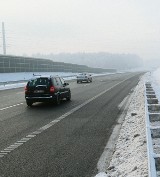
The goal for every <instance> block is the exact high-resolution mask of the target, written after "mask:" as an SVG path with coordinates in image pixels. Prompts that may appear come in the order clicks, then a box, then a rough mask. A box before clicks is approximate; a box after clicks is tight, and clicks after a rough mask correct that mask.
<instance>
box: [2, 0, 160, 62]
mask: <svg viewBox="0 0 160 177" xmlns="http://www.w3.org/2000/svg"><path fill="white" fill-rule="evenodd" d="M159 9H160V0H0V23H1V22H5V28H6V43H7V54H13V55H23V54H27V55H32V54H33V53H43V54H48V53H61V52H69V53H74V52H101V51H103V52H110V53H134V54H137V55H139V56H140V57H142V58H144V59H152V58H159V57H160V10H159ZM0 31H1V30H0ZM1 36H2V33H0V54H1V53H2V38H1Z"/></svg>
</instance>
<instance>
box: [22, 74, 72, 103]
mask: <svg viewBox="0 0 160 177" xmlns="http://www.w3.org/2000/svg"><path fill="white" fill-rule="evenodd" d="M68 85H69V84H68V83H65V81H64V80H63V78H61V77H59V76H48V77H47V76H35V77H34V78H32V79H31V80H29V81H28V83H27V85H26V87H25V99H26V103H27V105H28V106H32V104H33V103H35V102H55V103H56V104H60V101H61V100H62V99H64V98H66V100H68V101H69V100H70V99H71V91H70V88H69V87H67V86H68Z"/></svg>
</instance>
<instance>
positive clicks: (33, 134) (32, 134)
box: [0, 76, 133, 158]
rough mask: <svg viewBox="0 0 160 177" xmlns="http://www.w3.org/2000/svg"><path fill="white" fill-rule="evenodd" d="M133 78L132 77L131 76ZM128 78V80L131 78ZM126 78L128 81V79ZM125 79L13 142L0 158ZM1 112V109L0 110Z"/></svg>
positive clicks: (1, 153) (0, 152) (1, 152)
mask: <svg viewBox="0 0 160 177" xmlns="http://www.w3.org/2000/svg"><path fill="white" fill-rule="evenodd" d="M132 77H133V76H132ZM132 77H130V78H132ZM130 78H128V79H130ZM128 79H125V80H123V81H121V82H119V83H117V84H115V85H113V86H112V87H110V88H109V89H106V90H104V91H103V92H101V93H99V94H98V95H96V96H94V97H92V98H91V99H89V100H87V101H85V102H84V103H82V104H80V105H79V106H77V107H75V108H73V109H71V110H70V111H68V112H67V113H65V114H63V115H62V116H60V117H58V118H57V119H55V120H53V121H51V122H50V123H48V124H46V125H44V126H43V127H41V128H39V129H38V130H36V131H34V132H32V133H31V134H29V135H27V136H26V137H24V138H22V139H20V140H19V141H17V142H15V143H14V144H12V145H10V146H9V147H7V148H5V149H4V150H2V151H0V158H3V157H4V156H6V155H7V154H9V153H10V152H12V151H13V150H15V149H17V148H18V147H20V146H21V145H23V144H24V143H26V142H27V141H29V140H31V139H32V138H34V137H36V136H37V135H39V134H40V133H42V132H43V131H45V130H47V129H48V128H50V127H52V126H53V125H55V124H57V123H58V122H60V121H61V120H63V119H64V118H66V117H68V116H69V115H70V114H72V113H74V112H76V111H77V110H79V109H80V108H82V107H83V106H85V105H87V104H88V103H90V102H91V101H93V100H95V99H96V98H98V97H100V96H102V95H103V94H105V93H106V92H107V91H109V90H111V89H112V88H114V87H116V86H117V85H119V84H121V83H123V82H125V81H126V80H128ZM21 104H23V103H20V104H17V105H13V106H12V107H14V106H18V105H21ZM8 108H10V107H7V108H3V110H4V109H8ZM0 110H1V109H0Z"/></svg>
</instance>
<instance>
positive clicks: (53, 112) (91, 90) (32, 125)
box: [0, 76, 137, 176]
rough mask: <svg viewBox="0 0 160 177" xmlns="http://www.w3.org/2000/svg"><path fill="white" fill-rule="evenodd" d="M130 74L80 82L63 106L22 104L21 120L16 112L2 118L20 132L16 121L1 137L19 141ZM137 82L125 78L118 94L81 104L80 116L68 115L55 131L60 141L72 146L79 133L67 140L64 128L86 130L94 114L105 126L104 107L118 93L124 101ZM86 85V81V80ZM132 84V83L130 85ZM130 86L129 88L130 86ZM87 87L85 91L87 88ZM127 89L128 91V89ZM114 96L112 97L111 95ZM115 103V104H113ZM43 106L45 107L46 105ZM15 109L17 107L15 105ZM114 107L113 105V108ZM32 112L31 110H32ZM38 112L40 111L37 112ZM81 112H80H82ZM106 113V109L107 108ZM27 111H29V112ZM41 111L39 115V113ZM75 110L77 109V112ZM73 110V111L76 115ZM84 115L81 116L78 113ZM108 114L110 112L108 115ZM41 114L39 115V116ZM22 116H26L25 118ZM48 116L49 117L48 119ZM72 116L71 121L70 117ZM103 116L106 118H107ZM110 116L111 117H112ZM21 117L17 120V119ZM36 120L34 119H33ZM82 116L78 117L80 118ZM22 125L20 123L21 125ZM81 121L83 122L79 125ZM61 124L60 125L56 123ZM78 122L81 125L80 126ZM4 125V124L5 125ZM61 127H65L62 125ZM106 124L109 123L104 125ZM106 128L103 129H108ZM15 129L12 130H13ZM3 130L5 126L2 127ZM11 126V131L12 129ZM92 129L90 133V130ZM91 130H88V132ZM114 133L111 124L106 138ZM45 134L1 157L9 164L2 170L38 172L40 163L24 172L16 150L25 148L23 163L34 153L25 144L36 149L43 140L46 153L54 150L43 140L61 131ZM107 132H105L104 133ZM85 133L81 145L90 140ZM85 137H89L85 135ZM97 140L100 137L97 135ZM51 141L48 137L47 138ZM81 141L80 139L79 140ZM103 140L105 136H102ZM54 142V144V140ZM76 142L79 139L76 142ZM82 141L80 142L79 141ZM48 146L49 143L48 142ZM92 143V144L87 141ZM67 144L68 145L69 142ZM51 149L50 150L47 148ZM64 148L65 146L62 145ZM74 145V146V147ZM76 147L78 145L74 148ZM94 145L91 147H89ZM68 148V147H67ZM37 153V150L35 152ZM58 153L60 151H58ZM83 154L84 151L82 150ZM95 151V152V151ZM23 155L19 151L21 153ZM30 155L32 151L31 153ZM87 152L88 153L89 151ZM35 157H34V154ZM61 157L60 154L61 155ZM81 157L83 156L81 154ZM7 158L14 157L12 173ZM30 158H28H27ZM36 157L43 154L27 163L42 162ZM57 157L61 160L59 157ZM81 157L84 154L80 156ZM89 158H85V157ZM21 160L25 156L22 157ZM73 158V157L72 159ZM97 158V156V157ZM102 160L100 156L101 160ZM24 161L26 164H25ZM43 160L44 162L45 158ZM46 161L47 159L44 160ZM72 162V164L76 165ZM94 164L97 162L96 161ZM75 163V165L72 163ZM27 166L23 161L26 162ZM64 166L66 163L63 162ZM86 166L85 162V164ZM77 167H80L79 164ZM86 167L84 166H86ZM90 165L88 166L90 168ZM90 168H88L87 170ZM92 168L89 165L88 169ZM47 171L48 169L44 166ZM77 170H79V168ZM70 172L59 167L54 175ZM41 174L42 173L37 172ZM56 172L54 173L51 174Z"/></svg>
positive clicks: (2, 171) (63, 174)
mask: <svg viewBox="0 0 160 177" xmlns="http://www.w3.org/2000/svg"><path fill="white" fill-rule="evenodd" d="M125 77H126V76H124V77H120V78H116V77H115V76H114V77H113V78H109V77H103V78H97V79H96V80H95V82H94V83H93V84H89V85H88V86H87V87H86V86H85V87H84V86H83V84H79V85H78V86H77V84H76V85H74V86H77V88H76V87H74V89H73V101H72V102H71V103H69V104H67V103H63V104H62V105H61V106H60V107H54V106H53V105H46V104H38V105H36V106H35V107H34V108H33V109H28V108H26V107H25V105H22V107H24V109H23V111H24V112H23V111H22V112H19V113H21V114H19V119H18V120H17V115H15V116H13V117H12V116H10V118H8V119H5V120H4V121H2V122H5V121H8V123H4V124H3V127H5V129H6V126H7V125H8V124H9V123H11V122H12V123H14V122H15V124H14V125H15V127H16V129H17V131H18V133H17V134H15V130H14V129H13V128H12V127H13V126H12V124H10V126H8V127H7V128H8V131H9V132H11V134H10V136H8V133H9V132H6V136H5V139H4V138H2V135H1V137H0V138H1V139H0V141H1V140H3V141H2V144H3V145H4V146H6V145H7V143H5V142H6V141H8V144H9V143H11V142H15V140H17V139H18V138H20V137H22V136H23V135H26V134H27V132H31V130H35V129H36V128H38V127H39V126H41V125H44V123H46V122H49V121H50V120H52V119H55V118H56V117H57V116H59V115H62V113H65V112H66V111H67V110H69V109H71V108H73V107H75V106H76V105H79V104H80V103H82V102H84V101H85V100H87V99H89V98H90V97H91V96H93V95H95V93H99V91H102V90H104V89H106V88H107V87H108V88H109V87H110V86H111V85H114V84H116V83H118V82H119V81H120V80H123V79H124V78H125ZM133 81H134V82H133V83H132V80H131V81H127V82H125V84H122V86H123V88H122V89H121V90H120V91H119V90H117V92H116V94H115V95H113V94H109V93H107V94H106V99H104V97H102V99H103V101H102V99H96V101H94V102H95V103H94V104H95V105H94V106H93V104H89V105H90V106H89V105H87V106H85V107H84V108H85V109H84V108H81V109H82V110H80V112H79V111H77V113H76V115H75V117H77V118H76V119H75V118H74V116H71V115H70V116H69V117H68V118H67V121H66V120H65V124H64V123H63V124H61V123H59V125H61V126H62V127H63V128H64V129H61V130H57V131H56V132H55V135H56V133H57V132H59V134H60V135H61V136H62V137H61V141H62V142H60V144H64V145H65V144H66V143H67V144H68V147H70V146H72V145H74V139H75V137H74V132H71V136H72V138H71V139H68V138H67V139H68V141H67V142H66V140H67V139H65V137H66V136H65V132H64V130H65V129H66V128H67V130H65V131H70V130H73V129H74V130H75V131H78V132H79V134H80V133H81V132H83V131H82V130H83V126H84V127H87V126H88V127H90V126H91V127H92V124H93V123H92V121H91V118H92V117H93V120H94V121H93V122H94V126H96V129H99V128H100V126H98V123H100V125H101V126H102V127H103V125H105V124H102V122H103V121H100V120H101V118H99V117H102V118H103V119H104V116H102V115H103V114H102V113H103V111H104V110H105V107H107V106H108V105H109V104H110V102H112V99H113V98H114V100H116V96H117V97H118V100H117V101H116V106H117V104H118V101H119V102H120V101H122V98H123V97H124V96H126V93H127V92H129V91H130V89H131V88H132V87H133V85H134V86H135V82H137V78H136V79H134V80H133ZM84 85H85V84H84ZM128 85H129V86H128ZM128 87H129V88H128ZM125 88H127V90H126V91H125ZM84 91H85V92H84ZM124 91H125V92H124ZM121 92H124V93H123V94H122V96H121V98H120V95H119V93H121ZM110 96H111V97H110ZM109 97H110V99H109ZM108 99H109V101H108V102H107V103H106V101H107V100H108ZM112 106H113V105H112ZM42 108H43V109H42ZM14 109H15V108H14ZM17 109H18V107H17ZM110 109H111V108H110ZM116 109H117V107H116ZM100 110H101V111H102V113H101V112H100ZM17 112H18V110H17ZM28 112H29V114H28ZM37 112H38V113H37ZM78 112H79V113H78ZM108 112H110V111H108ZM105 113H106V112H105ZM7 114H9V115H11V112H8V111H7ZM26 114H27V115H26ZM37 114H38V115H37ZM74 114H75V113H74ZM74 114H73V115H74ZM79 115H80V117H79V118H78V116H79ZM95 115H96V117H95ZM104 115H105V116H106V114H104ZM113 115H114V113H112V114H111V116H113ZM117 115H118V112H116V111H115V116H113V117H117ZM107 116H108V115H107ZM97 117H98V119H97ZM38 118H39V119H38ZM21 119H22V120H21ZM27 119H29V121H28V124H27V125H26V126H24V125H25V123H26V120H27ZM35 119H38V120H37V121H36V120H35ZM46 119H47V120H46ZM70 119H71V121H69V120H70ZM99 119H100V120H99ZM103 119H102V120H103ZM109 119H110V118H109ZM16 120H17V121H16ZM31 120H32V121H31ZM77 120H78V121H77ZM115 120H116V119H115V118H114V119H113V122H112V121H111V124H113V123H114V122H115ZM19 122H21V123H22V122H23V123H22V125H21V126H19V125H20V124H19ZM62 122H64V120H63V121H62ZM88 122H89V124H88ZM17 125H18V126H17ZM78 125H79V126H78ZM56 126H57V125H56ZM77 126H78V127H77ZM3 127H2V128H3ZM62 127H61V128H62ZM91 127H90V128H87V130H89V132H90V131H91V132H92V128H91ZM104 128H105V127H104ZM104 128H103V129H104ZM11 129H12V130H11ZM55 129H56V128H54V127H53V128H50V129H49V130H52V131H53V132H54V131H55ZM1 130H2V129H1ZM10 130H11V131H10ZM46 132H48V131H46ZM62 132H64V133H62ZM89 132H88V133H89ZM12 133H13V135H14V136H15V138H13V137H12ZM86 133H87V132H86ZM94 133H95V132H93V135H92V136H93V137H94V136H95V135H94ZM110 133H111V127H108V131H107V132H106V136H105V138H106V139H107V137H108V136H109V134H110ZM44 134H46V133H43V134H42V135H41V136H39V137H40V139H39V138H37V137H36V138H35V140H33V142H32V140H30V141H29V142H27V144H26V145H23V148H21V147H19V148H18V149H17V150H15V151H14V152H13V153H11V154H9V155H8V156H7V157H5V158H4V159H1V162H3V164H6V165H5V168H4V170H3V169H1V168H2V167H1V166H0V172H1V173H2V174H4V175H8V176H9V175H11V174H12V173H13V171H14V170H15V176H32V175H33V174H34V173H35V172H36V173H35V174H37V173H38V172H37V170H38V169H39V167H37V169H34V170H33V171H31V172H30V173H29V174H27V173H26V172H27V171H28V168H27V167H26V169H24V171H22V172H20V171H19V170H20V169H19V165H20V164H21V163H20V164H19V162H18V159H17V156H15V155H14V154H17V153H19V151H22V153H20V154H22V156H23V157H22V159H23V160H24V161H23V163H26V160H25V158H26V156H28V155H27V154H28V153H29V154H30V152H29V151H28V152H27V149H26V148H25V147H27V148H29V149H31V150H32V152H33V151H34V149H35V147H36V149H37V148H39V146H37V145H38V144H39V142H41V146H40V147H42V149H43V150H44V152H45V153H46V154H48V151H50V148H51V146H49V147H50V148H48V144H50V143H48V142H46V143H43V141H46V140H47V139H48V138H47V137H50V138H51V139H52V138H55V139H54V140H56V139H57V137H58V135H57V136H56V137H54V136H52V135H53V133H51V134H49V136H48V135H47V137H45V139H43V138H42V137H43V135H44ZM66 134H68V132H66ZM103 136H104V135H103ZM82 137H83V139H82V140H80V141H82V142H80V145H82V146H85V145H84V144H83V140H84V142H85V144H88V143H87V142H86V140H87V137H85V135H83V133H82ZM97 137H99V135H97ZM84 138H85V139H84ZM105 138H104V140H105ZM99 139H101V138H100V137H99ZM95 140H96V139H95ZM35 141H37V143H36V144H34V142H35ZM47 141H48V140H47ZM52 141H53V139H52V140H51V142H52ZM78 141H79V140H78ZM92 141H94V138H93V139H92ZM101 141H102V140H101ZM55 142H56V141H53V142H52V143H53V147H54V148H55V149H57V147H56V145H55V144H54V143H55ZM69 142H72V143H69ZM30 143H33V144H34V145H33V146H30V145H29V144H30ZM52 143H51V144H52ZM75 143H76V142H75ZM78 144H79V143H78ZM78 144H77V145H76V147H77V146H78ZM90 144H92V143H91V142H90ZM3 145H0V148H1V150H2V148H3ZM45 145H46V146H47V147H46V146H45ZM87 146H88V145H87ZM98 146H99V144H98ZM66 147H67V146H66ZM102 147H103V146H101V147H98V148H97V149H99V148H102ZM54 148H53V149H54ZM47 149H48V150H47ZM60 149H61V148H60ZM71 149H72V148H71ZM73 149H74V148H73ZM89 149H90V148H89ZM66 150H67V153H68V148H67V149H66ZM60 151H61V153H62V154H63V148H62V149H61V150H60ZM73 151H75V150H73ZM44 152H38V153H42V154H43V153H44ZM64 152H65V151H64ZM97 152H98V150H96V153H97ZM34 153H35V152H34ZM54 153H57V152H56V151H55V152H54ZM80 154H81V153H80ZM93 154H94V153H93ZM12 155H14V158H15V159H16V164H15V165H14V164H13V163H12ZM81 155H82V154H81ZM18 156H19V155H18ZM29 156H30V155H29ZM86 156H87V154H86ZM49 157H50V155H49V154H48V155H47V156H45V157H44V158H45V159H50V158H49ZM78 157H79V156H78V155H77V157H76V159H78ZM99 157H100V155H99V156H97V158H99ZM30 158H31V157H30ZM57 158H58V157H57ZM66 158H67V161H68V163H69V161H70V160H69V158H71V159H72V157H71V156H67V157H66ZM79 158H80V157H79ZM97 158H96V160H97ZM6 159H10V160H9V161H10V163H11V166H14V170H13V168H11V170H9V173H6V172H5V169H6V170H8V169H7V163H8V162H7V161H6ZM26 159H27V158H26ZM36 159H39V157H37V155H36V158H34V159H30V162H28V163H27V165H29V166H30V165H31V164H32V163H33V162H34V163H35V164H37V163H39V162H38V160H36ZM51 159H52V160H53V158H51ZM58 159H59V160H60V159H61V158H58ZM58 159H57V160H58ZM80 159H81V158H80ZM84 159H85V158H84ZM89 159H92V160H93V158H91V155H89V156H88V158H87V159H86V160H87V162H88V160H89ZM96 160H95V161H96ZM20 161H21V160H20ZM35 161H37V162H35ZM61 161H63V159H61ZM71 161H72V160H71ZM79 161H80V162H77V163H81V164H82V159H81V160H79ZM93 161H94V160H93ZM97 161H98V160H97ZM49 162H50V160H49ZM23 163H22V164H23ZM41 163H42V162H41ZM50 163H51V164H52V163H53V162H50ZM57 163H59V161H58V162H57ZM70 163H71V164H72V163H73V164H74V162H70ZM89 163H91V162H89ZM42 164H43V163H42ZM73 164H72V165H73ZM92 164H93V163H92ZM43 165H44V166H46V164H43ZM43 165H42V166H41V165H40V168H41V167H42V168H43V169H44V166H43ZM72 165H71V166H72ZM15 166H16V168H15ZM22 166H23V165H22ZM55 166H56V164H55ZM62 166H63V165H62ZM82 166H83V165H82ZM90 166H91V167H92V168H91V169H92V170H91V171H92V172H93V166H92V165H90ZM22 168H24V166H23V167H22ZM47 168H49V169H48V170H49V171H52V170H53V169H54V170H53V171H57V169H55V167H52V168H51V169H50V165H49V164H48V166H47ZM59 168H62V167H60V166H59ZM75 168H76V167H75ZM83 168H84V167H83ZM87 169H88V168H87ZM87 169H86V170H87ZM86 170H85V168H84V171H86ZM88 170H89V169H88ZM44 171H45V170H44ZM44 171H43V170H40V171H39V173H38V174H39V175H40V176H43V175H42V174H43V173H45V172H44ZM71 171H72V173H71V174H73V173H74V170H73V169H72V170H71ZM75 171H76V170H75ZM48 173H49V174H50V172H48ZM68 173H69V172H67V171H64V172H63V170H62V171H61V170H60V171H59V170H58V172H57V173H53V172H52V174H53V176H56V175H58V176H60V175H59V174H61V175H62V176H65V175H66V176H67V174H68ZM81 175H82V176H84V174H83V172H81ZM37 176H38V175H37ZM51 176H52V175H51ZM73 176H76V174H74V175H73Z"/></svg>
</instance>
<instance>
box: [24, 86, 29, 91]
mask: <svg viewBox="0 0 160 177" xmlns="http://www.w3.org/2000/svg"><path fill="white" fill-rule="evenodd" d="M24 90H25V93H26V92H27V91H28V87H27V85H26V86H25V88H24Z"/></svg>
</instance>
